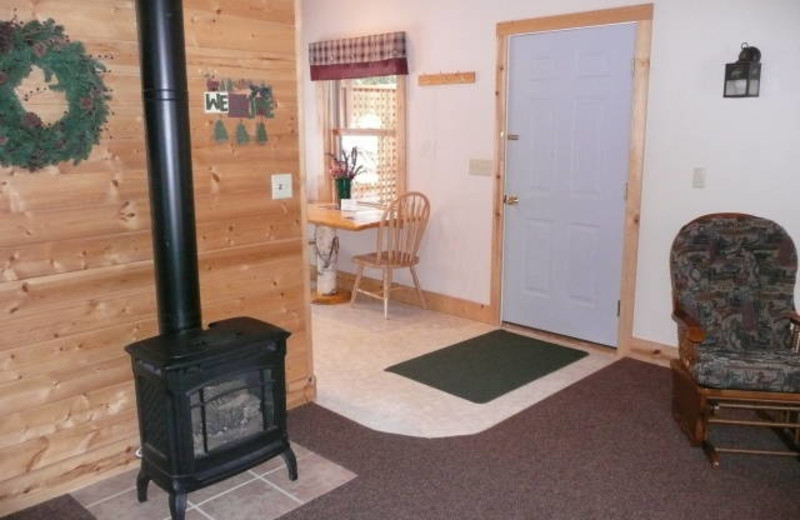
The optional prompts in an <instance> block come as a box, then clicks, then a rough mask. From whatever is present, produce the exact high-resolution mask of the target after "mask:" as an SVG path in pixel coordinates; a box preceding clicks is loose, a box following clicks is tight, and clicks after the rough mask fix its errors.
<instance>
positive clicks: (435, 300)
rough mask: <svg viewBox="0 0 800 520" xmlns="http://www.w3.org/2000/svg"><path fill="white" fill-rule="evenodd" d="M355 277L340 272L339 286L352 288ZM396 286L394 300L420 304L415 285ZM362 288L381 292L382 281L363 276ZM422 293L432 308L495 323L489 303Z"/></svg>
mask: <svg viewBox="0 0 800 520" xmlns="http://www.w3.org/2000/svg"><path fill="white" fill-rule="evenodd" d="M312 273H313V271H312ZM312 276H313V275H312ZM355 279H356V277H355V275H354V274H350V273H345V272H342V271H339V273H338V280H339V287H341V288H343V289H347V290H352V289H353V284H354V282H355ZM395 287H397V288H396V289H393V290H392V300H395V301H399V302H402V303H405V304H408V305H417V306H419V298H417V292H416V291H415V290H414V288H413V287H409V286H407V285H400V284H398V285H396V286H395ZM361 288H362V289H366V290H367V291H372V292H379V291H380V289H381V282H380V280H376V279H375V278H370V277H367V276H364V277H363V278H361ZM422 293H423V294H424V295H425V303H426V304H427V306H428V309H430V310H433V311H437V312H442V313H444V314H452V315H453V316H459V317H461V318H466V319H468V320H473V321H480V322H482V323H489V324H494V317H493V313H492V309H491V308H490V307H489V305H488V304H482V303H476V302H473V301H469V300H462V299H461V298H456V297H454V296H447V295H444V294H439V293H435V292H431V291H425V290H423V291H422Z"/></svg>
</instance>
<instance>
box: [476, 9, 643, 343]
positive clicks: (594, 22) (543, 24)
mask: <svg viewBox="0 0 800 520" xmlns="http://www.w3.org/2000/svg"><path fill="white" fill-rule="evenodd" d="M626 22H634V23H635V24H636V43H635V47H634V72H633V92H632V102H633V109H632V111H631V133H630V150H629V158H628V185H627V197H626V201H625V224H624V226H625V228H624V237H623V257H622V266H621V269H622V284H621V286H620V317H619V326H618V333H617V336H618V339H617V353H618V355H619V356H627V355H630V353H631V348H632V343H633V310H634V299H635V296H636V267H637V252H638V248H639V216H640V211H641V200H642V197H641V195H642V174H643V166H644V143H645V122H646V116H647V91H648V84H649V76H650V45H651V35H652V28H653V4H642V5H634V6H628V7H620V8H615V9H603V10H599V11H586V12H580V13H571V14H564V15H557V16H547V17H543V18H531V19H527V20H515V21H510V22H501V23H498V24H497V71H496V83H495V85H496V87H495V98H496V107H495V113H496V124H497V128H496V131H495V160H494V173H495V176H494V177H495V182H494V206H493V214H494V217H493V221H494V222H493V227H492V275H491V276H492V278H491V294H490V301H489V305H490V307H491V309H492V314H493V317H494V322H495V323H496V324H498V325H499V324H501V323H502V315H501V296H502V295H501V292H502V280H503V272H502V270H503V230H504V206H503V191H504V186H505V169H506V157H505V152H506V150H505V128H506V123H507V121H506V102H507V100H506V89H507V69H508V40H509V38H510V37H511V36H514V35H518V34H529V33H537V32H545V31H556V30H561V29H577V28H583V27H595V26H600V25H610V24H616V23H626Z"/></svg>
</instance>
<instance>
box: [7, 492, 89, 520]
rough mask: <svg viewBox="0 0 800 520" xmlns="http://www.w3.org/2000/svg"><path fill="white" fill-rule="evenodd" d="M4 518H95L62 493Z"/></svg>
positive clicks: (69, 519)
mask: <svg viewBox="0 0 800 520" xmlns="http://www.w3.org/2000/svg"><path fill="white" fill-rule="evenodd" d="M2 520H94V515H92V514H91V513H90V512H89V511H87V510H86V509H85V508H84V507H83V506H82V505H80V504H79V503H78V501H77V500H75V499H74V498H72V497H71V496H69V495H61V496H60V497H57V498H54V499H52V500H48V501H47V502H42V503H41V504H38V505H35V506H33V507H30V508H28V509H23V510H22V511H18V512H16V513H12V514H10V515H8V516H4V517H3V518H2Z"/></svg>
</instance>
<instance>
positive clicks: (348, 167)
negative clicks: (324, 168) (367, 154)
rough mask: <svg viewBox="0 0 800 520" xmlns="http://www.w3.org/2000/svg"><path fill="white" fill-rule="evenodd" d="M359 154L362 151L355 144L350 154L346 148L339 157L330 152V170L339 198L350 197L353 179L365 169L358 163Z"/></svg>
mask: <svg viewBox="0 0 800 520" xmlns="http://www.w3.org/2000/svg"><path fill="white" fill-rule="evenodd" d="M359 155H361V153H360V152H359V150H358V146H354V147H353V148H352V149H351V150H350V153H349V154H348V153H347V151H346V150H342V151H341V153H340V157H339V158H337V157H336V156H335V155H333V154H332V153H329V154H328V157H330V158H331V168H330V172H331V176H332V177H333V182H334V183H335V184H336V193H337V194H338V196H339V200H342V199H349V198H350V188H351V186H352V182H353V179H354V178H355V176H356V175H358V174H359V173H361V172H362V171H364V166H363V165H360V164H358V157H359Z"/></svg>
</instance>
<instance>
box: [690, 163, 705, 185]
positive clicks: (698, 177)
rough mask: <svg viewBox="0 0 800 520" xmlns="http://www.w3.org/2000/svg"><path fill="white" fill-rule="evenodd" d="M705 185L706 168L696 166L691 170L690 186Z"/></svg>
mask: <svg viewBox="0 0 800 520" xmlns="http://www.w3.org/2000/svg"><path fill="white" fill-rule="evenodd" d="M705 187H706V169H705V168H702V167H697V168H695V169H694V170H692V188H696V189H703V188H705Z"/></svg>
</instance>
